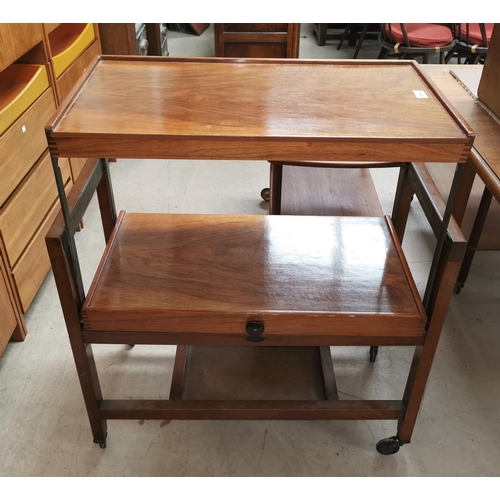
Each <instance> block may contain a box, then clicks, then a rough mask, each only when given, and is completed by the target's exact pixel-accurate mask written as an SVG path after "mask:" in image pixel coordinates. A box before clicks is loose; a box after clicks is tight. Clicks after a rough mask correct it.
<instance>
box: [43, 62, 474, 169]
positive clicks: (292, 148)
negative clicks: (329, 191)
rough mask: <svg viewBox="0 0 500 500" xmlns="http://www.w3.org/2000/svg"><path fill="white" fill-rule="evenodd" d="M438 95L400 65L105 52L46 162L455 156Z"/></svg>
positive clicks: (454, 121)
mask: <svg viewBox="0 0 500 500" xmlns="http://www.w3.org/2000/svg"><path fill="white" fill-rule="evenodd" d="M228 89H230V91H228ZM414 90H422V91H424V92H425V94H426V96H427V98H423V99H419V98H417V97H416V96H415V94H414V92H413V91H414ZM441 100H442V99H441V97H440V96H438V95H437V94H436V93H435V91H434V90H433V89H432V88H431V87H429V85H428V84H427V83H426V82H425V77H424V76H422V75H421V74H419V71H417V69H416V65H415V64H414V63H411V62H408V61H401V62H386V61H365V62H363V63H361V62H356V63H352V62H347V61H332V60H328V61H327V60H316V61H313V60H311V61H307V60H300V61H298V60H292V59H290V60H280V61H279V62H278V61H276V60H271V59H269V60H262V59H259V60H257V59H254V60H243V59H242V60H238V61H237V60H226V59H221V58H218V59H217V58H215V59H210V58H205V59H195V58H193V59H173V58H169V59H168V60H165V59H161V58H154V57H153V58H147V59H145V58H140V57H137V58H132V57H130V56H129V57H112V56H106V57H101V59H99V61H98V62H97V64H96V65H95V66H94V68H93V69H92V70H91V71H89V72H88V75H87V78H86V80H85V81H83V82H82V84H81V86H80V87H79V88H77V89H75V91H74V92H73V93H72V94H71V98H70V99H68V101H66V103H65V105H63V106H61V108H60V109H59V111H58V112H57V113H56V115H55V116H54V117H53V118H52V119H51V122H50V125H49V126H48V129H47V131H48V135H49V145H50V147H51V151H52V153H53V154H54V155H57V156H75V157H76V156H85V155H87V156H102V157H122V158H123V157H129V158H139V157H140V158H151V157H157V158H160V157H163V158H184V159H196V158H198V159H201V158H205V159H236V158H240V159H241V158H243V159H261V160H267V159H269V160H273V159H281V160H293V159H297V158H300V159H302V160H336V159H338V160H358V159H364V160H367V161H369V160H373V161H378V160H382V161H383V160H392V161H400V160H408V161H417V160H418V159H426V161H431V160H434V161H446V162H447V161H458V160H460V159H462V158H464V156H466V154H467V152H468V151H469V149H470V145H471V142H472V140H473V136H472V133H471V131H470V130H469V129H468V127H467V125H466V124H464V123H461V122H460V119H459V118H457V117H456V116H453V113H452V112H451V111H450V110H448V109H446V108H445V106H444V105H443V103H442V102H441ZM423 161H425V160H423Z"/></svg>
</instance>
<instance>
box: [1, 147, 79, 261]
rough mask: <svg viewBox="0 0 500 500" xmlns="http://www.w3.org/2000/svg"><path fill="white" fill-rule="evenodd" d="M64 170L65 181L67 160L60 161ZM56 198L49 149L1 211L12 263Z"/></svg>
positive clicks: (4, 233)
mask: <svg viewBox="0 0 500 500" xmlns="http://www.w3.org/2000/svg"><path fill="white" fill-rule="evenodd" d="M61 171H62V174H63V179H64V181H65V182H66V181H67V180H68V179H69V177H70V171H69V165H68V161H67V160H64V159H63V160H62V161H61ZM56 198H57V188H56V183H55V181H54V173H53V170H52V162H51V160H50V155H49V153H48V151H47V153H46V154H45V155H44V156H42V158H40V160H39V161H38V162H37V164H36V165H35V166H34V167H33V170H32V171H31V172H30V173H29V175H28V176H27V177H26V178H25V179H24V180H23V182H22V183H21V185H20V186H19V188H18V189H16V191H15V193H14V194H13V196H12V198H11V199H9V201H8V202H7V203H6V205H5V206H4V208H3V210H2V212H1V214H0V232H1V234H2V238H3V241H4V243H5V248H6V250H7V255H8V258H9V261H10V265H11V266H14V264H15V263H16V262H17V259H18V258H19V256H20V255H21V253H22V252H23V250H24V248H25V247H26V245H27V244H28V242H29V241H30V239H31V237H32V236H33V233H34V232H35V231H36V229H37V228H38V226H39V225H40V224H41V222H42V220H43V219H44V217H45V215H46V214H47V212H48V211H49V210H50V207H51V206H52V205H53V204H54V202H55V200H56Z"/></svg>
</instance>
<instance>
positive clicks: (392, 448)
mask: <svg viewBox="0 0 500 500" xmlns="http://www.w3.org/2000/svg"><path fill="white" fill-rule="evenodd" d="M375 447H376V448H377V451H378V452H379V453H380V454H381V455H394V454H395V453H397V452H398V451H399V449H400V448H401V443H400V441H399V439H398V437H397V436H392V437H390V438H385V439H381V440H380V441H379V442H378V443H377V444H376V446H375Z"/></svg>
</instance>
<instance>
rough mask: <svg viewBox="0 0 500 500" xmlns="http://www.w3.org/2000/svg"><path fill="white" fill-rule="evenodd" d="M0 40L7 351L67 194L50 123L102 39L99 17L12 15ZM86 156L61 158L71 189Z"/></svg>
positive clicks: (0, 258)
mask: <svg viewBox="0 0 500 500" xmlns="http://www.w3.org/2000/svg"><path fill="white" fill-rule="evenodd" d="M0 46H1V47H2V51H1V52H0V179H1V181H0V262H1V273H0V274H1V277H0V289H2V291H0V302H1V303H0V310H1V311H2V315H1V318H2V319H1V320H0V323H2V333H1V335H0V354H1V353H2V352H3V351H4V349H5V347H6V344H7V342H8V340H9V338H11V339H12V340H16V341H19V340H24V338H25V336H26V333H27V331H26V325H25V322H24V313H26V311H27V310H28V308H29V306H30V304H31V302H32V301H33V299H34V297H35V295H36V293H37V291H38V289H39V287H40V285H41V284H42V282H43V280H44V278H45V276H46V274H47V272H48V271H49V269H50V260H49V257H48V254H47V250H46V246H45V235H46V234H47V231H48V229H49V227H50V225H51V224H52V222H53V221H54V218H55V216H56V214H57V212H58V210H59V201H58V199H57V189H56V184H55V182H54V179H53V175H52V173H51V170H52V167H51V161H50V155H49V152H48V145H47V140H46V137H45V133H44V126H45V124H46V123H47V120H48V119H49V118H50V116H51V115H52V114H53V113H54V112H55V111H56V109H57V107H58V106H59V104H60V102H61V101H62V100H63V99H64V98H65V97H66V95H67V94H68V92H69V91H70V89H71V88H72V86H73V85H74V84H75V83H76V81H77V80H78V79H79V78H80V76H81V75H82V74H83V73H84V72H85V70H86V68H87V67H88V65H89V64H90V62H91V61H92V59H93V58H94V57H95V56H96V55H98V54H100V45H99V36H98V32H97V27H96V25H94V24H92V23H90V24H85V23H83V24H80V23H69V24H58V23H44V24H41V23H30V24H26V23H20V24H6V23H4V24H0ZM84 164H85V159H83V158H78V159H75V158H70V159H62V160H61V173H62V179H63V183H64V186H65V189H66V190H69V189H71V186H72V185H73V183H74V182H75V181H76V179H77V178H78V174H79V172H80V171H81V169H82V167H83V165H84ZM4 288H6V291H5V290H4ZM4 311H5V313H4ZM7 311H9V312H7ZM4 314H5V316H4ZM4 317H5V318H6V320H5V323H4ZM12 318H15V319H16V326H15V328H14V329H12V326H13V322H12ZM9 333H10V334H9Z"/></svg>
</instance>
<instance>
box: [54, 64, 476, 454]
mask: <svg viewBox="0 0 500 500" xmlns="http://www.w3.org/2000/svg"><path fill="white" fill-rule="evenodd" d="M148 75H155V77H154V78H153V77H148ZM123 81H127V82H128V85H127V86H125V87H124V86H123ZM221 82H224V84H223V85H222V84H221ZM332 82H333V83H332ZM332 85H339V86H341V88H343V89H348V90H347V91H346V92H345V95H344V96H343V100H342V102H339V100H338V99H337V98H336V96H335V92H334V91H332ZM118 88H119V89H120V92H117V89H118ZM227 88H231V89H232V91H231V92H227ZM310 88H314V89H315V92H310ZM415 88H419V89H421V90H422V91H424V92H426V94H427V96H428V98H427V99H426V100H421V99H418V98H416V97H415V95H414V94H413V90H414V89H415ZM269 89H273V92H270V91H269ZM138 90H139V91H140V92H141V95H142V99H141V101H140V102H138V101H137V99H136V92H137V91H138ZM193 93H194V94H195V95H196V96H197V99H195V100H193V99H192V95H193ZM159 95H161V96H162V99H161V101H160V100H159V99H158V96H159ZM169 96H175V99H174V98H168V97H169ZM373 96H377V97H378V98H377V99H373ZM97 103H99V106H97V105H96V104H97ZM403 110H404V113H403ZM187 114H188V115H189V117H190V119H189V120H186V119H185V117H186V115H187ZM403 115H404V116H405V118H403ZM366 116H370V120H369V121H367V120H366ZM408 116H410V117H411V119H410V120H408V119H407V117H408ZM398 117H400V119H398ZM47 137H48V141H49V145H50V150H51V154H52V157H53V165H54V172H55V175H56V179H57V180H58V186H59V193H60V196H61V205H62V213H61V214H60V215H59V217H58V219H57V220H56V222H55V223H54V225H53V226H52V229H51V232H50V234H49V235H48V237H47V240H46V241H47V246H48V248H49V252H50V255H51V260H52V264H53V268H54V276H55V279H56V284H57V287H58V292H59V297H60V300H61V304H62V308H63V313H64V317H65V320H66V325H67V328H68V333H69V339H70V343H71V347H72V350H73V354H74V358H75V364H76V367H77V371H78V374H79V381H80V384H81V388H82V391H83V396H84V400H85V404H86V408H87V412H88V416H89V420H90V425H91V428H92V432H93V436H94V442H96V443H99V444H100V446H101V447H105V446H106V420H107V419H114V418H118V419H124V418H125V419H143V418H149V419H172V418H173V419H176V418H179V419H395V420H398V435H397V436H394V437H391V438H388V439H384V440H382V441H380V442H379V443H378V444H377V449H378V451H379V452H380V453H383V454H391V453H395V452H396V451H398V450H399V448H400V446H401V445H402V444H404V443H408V442H410V439H411V435H412V431H413V428H414V425H415V422H416V418H417V414H418V411H419V408H420V403H421V401H422V397H423V393H424V388H425V384H426V381H427V378H428V375H429V372H430V368H431V364H432V359H433V357H434V353H435V350H436V347H437V342H438V339H439V335H440V332H441V328H442V325H443V322H444V319H445V316H446V312H447V309H448V304H449V301H450V298H451V296H452V293H453V285H454V283H455V280H456V274H457V272H458V268H459V265H460V261H461V258H462V256H463V251H464V250H465V240H464V239H463V236H462V235H461V233H460V231H456V230H455V229H454V226H453V225H449V222H450V216H451V207H452V206H453V201H454V197H455V192H456V190H457V187H458V185H459V184H458V182H459V180H460V173H461V172H462V166H461V164H460V167H459V168H458V172H459V174H457V175H456V177H455V180H454V183H453V187H452V191H451V196H450V202H449V204H448V205H449V206H448V208H447V210H446V213H445V215H444V217H443V222H442V227H441V230H440V232H439V238H440V243H439V244H438V246H437V249H436V252H437V253H436V258H437V259H438V260H439V261H440V262H443V261H444V267H443V272H442V274H439V275H437V276H435V277H433V276H430V278H429V283H430V285H429V297H430V298H429V300H428V301H427V304H426V305H427V307H426V308H424V304H423V302H422V300H421V299H420V297H419V295H418V292H417V289H416V287H415V284H414V282H413V278H412V276H411V272H410V270H409V268H408V265H407V263H406V260H405V257H404V253H403V251H402V249H401V246H400V243H399V236H398V233H400V232H402V231H403V227H402V226H401V222H400V218H399V215H398V210H399V205H400V204H401V203H400V199H399V198H401V193H400V192H399V191H398V197H399V198H398V197H397V198H396V204H395V214H396V219H397V221H398V225H397V226H396V227H395V226H394V225H393V223H392V221H391V218H390V217H385V218H384V217H342V216H340V217H314V216H306V217H295V216H294V217H287V216H283V215H281V216H272V215H270V216H251V215H248V216H245V215H238V216H234V215H174V214H125V213H123V212H121V213H120V214H119V216H116V212H115V207H114V202H113V195H112V188H111V182H110V177H109V170H108V167H107V163H106V161H105V160H104V159H103V158H106V157H120V158H190V159H221V160H234V159H253V160H264V159H270V160H272V161H289V162H291V161H293V160H294V159H296V158H305V159H307V160H308V161H313V160H317V161H325V160H329V159H332V160H335V161H339V162H348V161H353V160H354V161H356V160H357V161H359V160H360V159H362V160H366V161H387V160H388V159H389V160H391V161H406V160H408V159H409V158H415V159H418V160H420V161H429V160H433V161H443V162H463V161H464V160H465V159H466V158H467V156H468V154H469V152H470V149H471V145H472V142H473V139H474V136H473V133H472V131H471V130H470V128H469V127H468V126H467V124H466V123H465V122H463V120H462V119H461V118H460V116H459V115H457V114H456V113H455V112H454V111H453V110H452V109H451V108H449V106H448V105H447V103H446V101H444V100H443V99H442V98H441V96H440V95H439V94H438V93H437V92H436V91H435V89H434V88H433V86H432V84H431V83H430V82H429V81H428V80H427V79H426V78H425V76H424V75H423V73H422V72H421V71H420V70H419V68H418V65H416V64H415V63H413V62H406V61H398V62H395V63H388V62H381V61H371V62H368V61H365V62H364V63H363V64H359V63H358V64H356V63H354V62H346V61H341V62H340V61H298V60H281V61H276V60H246V61H245V60H241V59H240V60H234V61H233V60H228V59H221V58H213V59H211V58H203V59H202V58H200V59H177V58H175V59H171V60H162V59H159V58H131V57H128V58H127V57H101V58H99V59H97V60H96V61H95V62H94V65H93V67H92V68H91V69H89V71H88V72H87V75H86V77H85V78H82V80H81V81H80V83H79V85H78V86H77V87H76V88H75V89H74V91H73V93H72V95H71V96H70V97H69V98H68V100H67V101H66V103H65V105H64V107H63V109H61V110H59V111H58V112H57V113H56V114H55V115H54V116H53V117H52V119H51V120H50V123H49V125H48V126H47ZM68 155H81V156H96V157H100V158H101V160H100V161H99V162H97V163H96V164H95V165H90V164H88V165H87V166H86V167H85V169H84V172H82V174H81V176H80V178H79V179H78V180H77V183H76V184H75V186H74V189H73V190H72V191H71V193H70V194H69V196H68V198H66V195H65V193H64V189H63V186H62V182H61V176H60V169H59V167H58V158H59V157H60V156H68ZM333 166H338V165H333ZM406 168H407V165H406V164H405V166H404V167H403V169H402V170H404V169H406ZM94 191H97V194H98V198H99V203H100V209H101V216H102V222H103V229H104V234H105V237H106V241H107V245H106V250H105V252H104V254H103V258H102V260H101V263H100V265H99V268H98V270H97V272H96V274H95V277H94V279H93V281H92V284H91V287H90V289H89V293H88V295H86V294H85V292H84V288H83V283H82V280H81V275H80V268H79V264H78V255H77V252H76V247H75V243H74V232H75V230H76V227H77V225H78V221H79V220H80V218H81V216H82V214H83V213H84V212H85V210H86V208H87V206H88V203H89V201H90V199H91V197H92V194H93V192H94ZM360 269H362V270H363V271H362V272H359V271H360ZM93 343H111V344H174V345H178V346H179V347H178V349H177V354H176V360H175V365H174V373H173V378H172V386H171V397H170V399H167V400H116V399H115V400H114V399H108V398H104V397H103V394H102V391H101V388H100V385H99V378H98V374H97V370H96V366H95V362H94V358H93V354H92V346H91V344H93ZM335 345H365V346H372V345H413V346H417V347H416V350H415V356H414V359H413V363H412V367H411V370H410V373H409V377H408V382H407V385H406V389H405V391H404V396H403V398H402V399H401V400H383V401H372V400H344V399H339V398H338V393H337V390H336V383H335V378H334V371H333V367H332V364H331V355H330V354H329V351H328V350H326V349H322V348H323V347H327V346H335ZM187 346H192V347H190V348H188V347H187ZM265 346H267V347H274V348H275V351H274V353H272V355H273V356H278V358H279V359H280V361H279V363H280V364H281V365H282V366H285V367H286V366H288V367H289V363H290V360H291V359H292V357H290V349H294V351H293V352H294V355H293V359H295V360H298V359H301V360H302V361H301V363H300V364H301V369H300V370H298V371H300V373H303V374H304V376H306V378H307V380H308V381H309V382H307V380H306V381H304V380H302V382H301V383H300V384H294V387H293V388H290V387H288V389H283V387H282V386H281V387H274V386H273V385H271V384H274V382H279V380H278V381H277V380H276V378H277V377H276V376H270V377H269V379H266V380H267V383H268V384H269V386H268V387H265V388H263V390H262V396H263V397H264V398H265V399H255V397H258V396H259V394H255V395H254V397H250V396H248V393H247V394H246V395H245V399H243V400H241V399H238V394H237V393H235V392H233V393H232V397H226V394H227V391H225V390H224V388H222V390H221V391H217V388H212V387H208V388H207V387H206V386H205V388H203V386H199V385H198V383H194V384H193V378H192V377H195V378H196V377H198V376H197V375H196V373H198V374H199V373H200V370H202V368H201V367H200V363H202V362H206V363H208V364H211V366H212V368H211V370H213V369H214V367H213V365H214V364H217V359H218V356H220V355H221V354H217V352H219V353H224V352H226V353H230V355H229V354H227V355H226V356H227V358H232V359H233V361H234V360H236V364H241V362H242V361H241V360H242V359H246V360H247V361H246V362H248V363H249V366H250V368H251V369H249V370H246V371H245V370H242V371H240V372H239V375H238V377H240V378H241V377H243V378H245V375H246V374H248V373H252V369H253V370H259V367H260V366H261V364H260V362H259V359H260V356H259V355H258V354H259V351H258V349H262V347H265ZM249 347H250V348H251V349H248V348H249ZM232 348H237V349H238V350H235V349H232ZM224 349H225V350H224ZM241 349H248V351H242V350H241ZM205 355H206V356H208V357H207V358H205ZM247 356H250V357H247ZM269 356H271V353H270V354H269ZM210 357H214V358H215V361H214V360H212V361H210V359H209V358H210ZM203 359H206V361H203ZM268 359H269V358H268ZM200 360H201V361H200ZM287 360H288V361H287ZM273 363H276V362H275V361H272V359H271V361H270V362H267V361H263V365H262V366H264V365H266V368H265V370H266V372H267V370H268V369H269V370H270V369H271V367H270V366H269V364H271V365H272V364H273ZM318 366H321V373H319V368H318ZM286 369H289V368H286ZM242 373H243V375H242ZM212 379H213V378H212ZM196 380H198V379H197V378H196ZM219 380H220V373H219ZM278 385H280V384H279V383H278ZM301 387H302V388H304V387H306V388H307V389H308V390H307V391H304V390H300V389H301ZM292 389H293V390H292ZM275 391H276V392H275ZM283 391H285V392H283ZM306 393H307V394H306ZM271 394H279V396H276V397H272V398H270V395H271ZM206 397H209V398H213V399H205V398H206ZM199 398H203V399H199ZM219 398H223V399H219ZM246 398H248V399H246ZM268 398H270V399H268ZM297 398H299V399H297Z"/></svg>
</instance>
